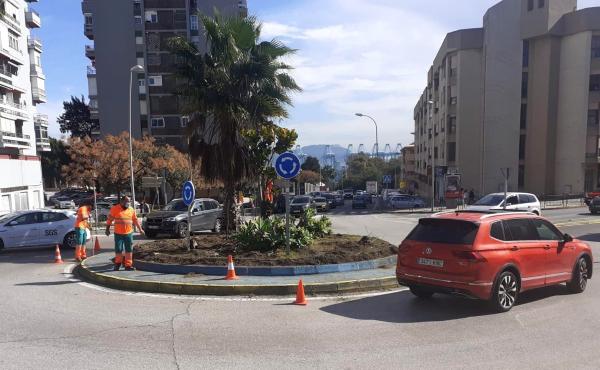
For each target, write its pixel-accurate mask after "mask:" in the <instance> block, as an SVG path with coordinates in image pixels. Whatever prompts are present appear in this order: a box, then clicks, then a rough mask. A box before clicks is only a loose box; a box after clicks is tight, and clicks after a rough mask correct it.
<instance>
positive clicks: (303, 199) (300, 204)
mask: <svg viewBox="0 0 600 370" xmlns="http://www.w3.org/2000/svg"><path fill="white" fill-rule="evenodd" d="M308 208H316V205H315V201H314V200H313V198H312V197H309V196H298V197H294V199H292V201H291V202H290V213H291V214H292V215H301V214H303V213H304V211H306V210H307V209H308Z"/></svg>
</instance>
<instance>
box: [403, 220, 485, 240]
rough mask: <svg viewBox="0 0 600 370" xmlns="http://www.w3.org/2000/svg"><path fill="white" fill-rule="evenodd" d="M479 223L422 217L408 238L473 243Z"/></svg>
mask: <svg viewBox="0 0 600 370" xmlns="http://www.w3.org/2000/svg"><path fill="white" fill-rule="evenodd" d="M477 230H479V225H478V224H476V223H473V222H468V221H461V220H445V219H435V218H422V219H420V220H419V224H418V225H417V226H415V228H414V229H413V230H412V231H411V232H410V234H409V235H408V236H407V237H406V239H407V240H413V241H418V242H427V243H442V244H473V241H474V240H475V235H477Z"/></svg>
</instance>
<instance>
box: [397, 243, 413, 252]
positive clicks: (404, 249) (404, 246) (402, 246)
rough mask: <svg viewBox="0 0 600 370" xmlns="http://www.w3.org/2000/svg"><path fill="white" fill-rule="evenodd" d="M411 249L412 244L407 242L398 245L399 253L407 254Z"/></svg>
mask: <svg viewBox="0 0 600 370" xmlns="http://www.w3.org/2000/svg"><path fill="white" fill-rule="evenodd" d="M409 250H410V246H409V245H407V244H400V245H399V246H398V254H406V253H408V251H409Z"/></svg>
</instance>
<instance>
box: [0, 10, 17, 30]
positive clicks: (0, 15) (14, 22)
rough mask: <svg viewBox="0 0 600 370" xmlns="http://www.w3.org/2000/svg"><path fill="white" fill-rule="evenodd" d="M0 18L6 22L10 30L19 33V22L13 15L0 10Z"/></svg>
mask: <svg viewBox="0 0 600 370" xmlns="http://www.w3.org/2000/svg"><path fill="white" fill-rule="evenodd" d="M0 20H2V22H4V23H6V25H7V26H8V27H10V29H11V30H13V31H14V32H16V33H17V34H19V35H20V34H21V23H20V22H19V21H18V20H17V19H16V18H15V17H13V16H11V15H8V14H6V13H3V12H1V11H0Z"/></svg>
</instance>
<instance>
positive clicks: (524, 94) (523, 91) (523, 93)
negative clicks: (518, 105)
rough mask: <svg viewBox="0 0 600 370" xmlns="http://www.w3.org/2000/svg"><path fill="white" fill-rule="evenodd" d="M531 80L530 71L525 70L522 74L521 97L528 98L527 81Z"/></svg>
mask: <svg viewBox="0 0 600 370" xmlns="http://www.w3.org/2000/svg"><path fill="white" fill-rule="evenodd" d="M528 82H529V73H527V72H523V74H522V75H521V98H523V99H525V98H527V93H528V90H527V83H528Z"/></svg>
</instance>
